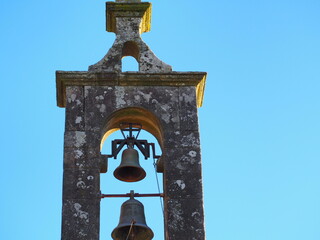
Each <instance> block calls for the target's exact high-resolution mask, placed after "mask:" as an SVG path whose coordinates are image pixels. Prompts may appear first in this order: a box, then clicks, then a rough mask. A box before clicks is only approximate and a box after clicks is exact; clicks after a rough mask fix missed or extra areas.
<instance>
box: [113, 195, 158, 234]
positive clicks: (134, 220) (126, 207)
mask: <svg viewBox="0 0 320 240" xmlns="http://www.w3.org/2000/svg"><path fill="white" fill-rule="evenodd" d="M111 237H112V238H113V239H114V240H150V239H152V238H153V232H152V230H151V228H149V227H148V226H147V224H146V218H145V215H144V207H143V205H142V203H141V202H139V201H138V200H135V199H134V198H131V199H129V200H127V201H125V202H124V203H123V204H122V206H121V213H120V220H119V224H118V226H117V227H116V228H115V229H114V230H113V231H112V233H111Z"/></svg>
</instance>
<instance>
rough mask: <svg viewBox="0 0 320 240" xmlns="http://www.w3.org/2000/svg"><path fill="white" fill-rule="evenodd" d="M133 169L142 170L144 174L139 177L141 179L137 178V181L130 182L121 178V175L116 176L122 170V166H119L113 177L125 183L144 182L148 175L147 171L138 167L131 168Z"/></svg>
mask: <svg viewBox="0 0 320 240" xmlns="http://www.w3.org/2000/svg"><path fill="white" fill-rule="evenodd" d="M129 167H131V168H136V169H140V170H141V172H142V174H141V175H140V176H139V178H136V179H135V180H128V179H126V178H121V177H120V176H119V175H116V173H117V172H118V171H119V170H120V169H121V168H122V166H118V167H117V168H116V169H115V170H114V171H113V176H114V177H115V178H116V179H118V180H120V181H123V182H139V181H141V180H143V179H144V178H145V177H146V176H147V173H146V171H145V170H144V169H143V168H142V167H137V166H129Z"/></svg>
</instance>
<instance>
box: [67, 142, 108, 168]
mask: <svg viewBox="0 0 320 240" xmlns="http://www.w3.org/2000/svg"><path fill="white" fill-rule="evenodd" d="M96 150H97V149H96V148H87V147H82V148H65V149H64V157H63V158H64V164H63V167H64V169H75V170H86V169H100V168H101V163H102V162H103V161H104V159H105V157H104V156H102V155H101V154H100V152H99V151H98V152H97V151H96Z"/></svg>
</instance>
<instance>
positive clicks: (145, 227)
mask: <svg viewBox="0 0 320 240" xmlns="http://www.w3.org/2000/svg"><path fill="white" fill-rule="evenodd" d="M130 226H131V225H128V224H125V223H123V224H118V226H117V227H116V228H115V229H113V231H112V233H111V237H112V238H114V237H115V236H114V234H115V231H116V230H119V228H122V227H130ZM133 226H137V227H141V228H144V229H145V230H148V233H149V234H148V235H149V236H148V237H150V239H152V238H153V237H154V233H153V231H152V229H151V228H149V227H148V226H147V225H143V224H141V223H135V224H134V225H133Z"/></svg>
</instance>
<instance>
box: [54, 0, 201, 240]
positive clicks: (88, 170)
mask: <svg viewBox="0 0 320 240" xmlns="http://www.w3.org/2000/svg"><path fill="white" fill-rule="evenodd" d="M106 23H107V27H106V28H107V31H108V32H114V33H115V34H116V39H115V42H114V44H113V45H112V46H111V48H110V49H109V51H108V52H107V54H106V55H105V56H104V57H103V58H102V59H101V60H100V61H98V62H97V63H95V64H93V65H91V66H89V69H88V71H57V72H56V87H57V105H58V106H59V107H63V108H66V120H65V134H64V164H63V206H62V237H61V239H62V240H98V239H100V236H99V232H100V231H99V227H100V214H107V213H100V201H101V199H102V198H103V196H102V194H101V191H100V174H112V171H113V170H114V169H112V171H109V169H108V159H109V158H111V157H114V158H116V157H117V156H118V154H119V155H121V152H120V151H121V150H123V149H124V151H123V152H122V161H121V164H120V166H119V167H118V168H117V169H116V170H115V171H114V173H113V174H114V177H116V178H117V179H119V180H121V181H123V183H122V184H127V182H133V183H134V182H135V181H140V180H142V179H143V178H148V172H147V173H146V172H145V171H144V170H143V169H142V167H141V166H140V165H139V160H138V152H140V153H142V154H143V156H144V157H145V158H146V159H147V158H149V157H151V156H153V157H154V158H156V159H157V161H156V167H157V171H158V172H159V173H162V174H163V192H162V193H161V195H160V196H161V197H162V200H163V205H164V231H165V239H166V240H182V239H187V240H204V239H205V229H204V212H203V192H202V172H201V171H202V170H201V168H202V162H201V153H200V137H199V127H198V113H197V108H198V107H200V106H201V105H202V100H203V94H204V87H205V80H206V73H205V72H175V71H173V70H172V67H171V66H170V65H168V64H166V63H164V62H163V61H161V60H160V59H158V58H157V57H156V55H155V54H154V53H153V52H152V51H151V49H150V48H149V47H148V46H147V44H146V43H145V42H144V41H143V40H142V38H141V34H142V33H144V32H148V31H150V24H151V3H148V2H141V1H140V0H116V1H115V2H107V3H106ZM173 37H174V36H173ZM125 56H131V57H133V58H135V59H136V61H137V62H138V66H139V70H138V71H136V72H124V71H122V59H123V57H125ZM141 129H143V130H146V131H148V132H149V133H151V134H152V135H153V136H154V137H155V138H156V139H157V141H158V143H159V146H160V148H161V151H162V154H161V156H157V155H156V154H155V151H154V145H153V143H149V142H148V141H147V140H141V139H139V137H138V135H139V131H140V130H141ZM117 130H120V131H121V132H122V133H123V136H124V139H116V140H114V141H113V142H112V149H110V152H111V154H110V155H103V154H101V145H102V143H103V141H104V140H105V139H106V138H107V137H108V136H109V135H110V134H111V133H112V132H114V131H117ZM110 170H111V169H110ZM133 186H134V185H133ZM126 196H127V197H128V200H127V201H126V202H125V203H123V205H122V208H121V218H120V222H119V225H118V226H114V227H115V229H114V231H113V232H112V233H110V235H111V234H112V238H113V239H119V240H122V239H123V240H126V239H132V240H133V239H137V240H148V239H152V238H153V237H154V238H155V239H157V237H156V236H154V234H153V232H152V230H151V229H150V228H149V227H148V226H147V224H146V222H145V219H144V213H143V205H142V203H141V202H139V201H137V200H136V199H135V197H137V194H135V193H134V192H133V191H132V192H131V193H130V194H127V195H126ZM140 197H142V195H141V196H140ZM119 217H120V216H119ZM149 221H150V219H149ZM151 221H152V219H151ZM103 238H105V236H103V237H101V239H103Z"/></svg>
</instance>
